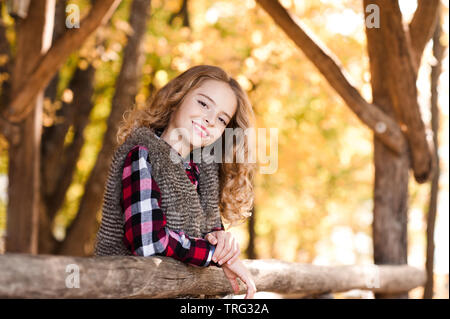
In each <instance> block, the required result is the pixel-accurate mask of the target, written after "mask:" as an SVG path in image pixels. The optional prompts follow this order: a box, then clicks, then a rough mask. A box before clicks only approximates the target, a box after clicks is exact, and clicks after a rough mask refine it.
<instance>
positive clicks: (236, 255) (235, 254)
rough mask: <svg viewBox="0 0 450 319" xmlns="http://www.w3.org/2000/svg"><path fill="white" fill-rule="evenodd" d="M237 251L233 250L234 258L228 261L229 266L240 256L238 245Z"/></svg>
mask: <svg viewBox="0 0 450 319" xmlns="http://www.w3.org/2000/svg"><path fill="white" fill-rule="evenodd" d="M236 246H237V249H236V250H235V253H234V256H233V257H231V258H230V259H229V260H228V261H227V264H228V265H231V264H232V263H234V262H235V261H236V259H238V258H239V256H240V254H241V250H240V249H239V245H236Z"/></svg>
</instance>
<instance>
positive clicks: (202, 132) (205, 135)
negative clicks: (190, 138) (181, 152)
mask: <svg viewBox="0 0 450 319" xmlns="http://www.w3.org/2000/svg"><path fill="white" fill-rule="evenodd" d="M192 124H194V126H195V127H196V128H197V129H198V130H199V131H200V133H201V134H202V137H208V136H209V133H208V131H207V130H206V129H205V128H204V127H203V126H202V125H199V124H198V123H196V122H194V121H192Z"/></svg>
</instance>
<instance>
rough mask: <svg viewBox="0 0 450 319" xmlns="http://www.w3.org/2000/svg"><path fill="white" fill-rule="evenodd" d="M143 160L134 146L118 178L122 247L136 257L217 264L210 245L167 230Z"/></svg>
mask: <svg viewBox="0 0 450 319" xmlns="http://www.w3.org/2000/svg"><path fill="white" fill-rule="evenodd" d="M147 158H148V150H147V149H146V148H145V147H142V146H136V147H134V148H133V149H132V150H131V151H130V152H129V153H128V155H127V157H126V160H125V165H124V170H123V176H122V185H123V193H122V205H123V210H124V212H125V214H124V216H125V224H124V228H125V236H124V243H125V245H126V246H127V247H128V249H130V251H131V252H132V253H133V254H134V255H136V256H153V255H160V256H168V257H172V258H175V259H177V260H180V261H182V262H185V263H188V264H191V265H195V266H200V267H206V266H209V265H211V264H212V265H217V264H216V263H214V262H211V258H212V256H213V254H214V251H215V246H214V245H212V244H210V243H209V242H208V241H207V240H206V239H203V238H194V237H189V236H188V235H186V234H185V233H184V232H183V231H174V230H171V229H169V228H168V227H167V222H166V216H165V214H164V213H163V211H162V210H161V208H160V205H161V191H160V189H159V187H158V185H157V184H156V181H155V180H154V179H153V178H152V177H151V165H150V163H149V162H148V161H147Z"/></svg>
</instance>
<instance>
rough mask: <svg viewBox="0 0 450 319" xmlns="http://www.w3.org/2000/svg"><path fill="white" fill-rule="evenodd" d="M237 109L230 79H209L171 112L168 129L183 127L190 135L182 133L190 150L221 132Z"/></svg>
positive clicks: (206, 143)
mask: <svg viewBox="0 0 450 319" xmlns="http://www.w3.org/2000/svg"><path fill="white" fill-rule="evenodd" d="M236 109H237V100H236V95H235V94H234V92H233V90H232V89H231V88H230V86H229V85H228V84H227V83H224V82H221V81H217V80H206V81H205V82H203V83H202V84H201V86H200V87H198V88H196V89H194V90H191V91H190V92H189V93H188V94H186V96H185V99H184V101H183V103H182V104H181V105H180V107H179V108H178V109H177V110H176V111H175V112H174V113H173V114H172V117H171V119H170V123H169V126H168V128H167V131H168V132H170V131H171V129H174V128H183V130H181V132H187V133H188V135H189V136H185V135H184V134H183V137H184V139H185V142H186V144H188V143H189V151H190V150H192V149H195V148H198V147H203V146H207V145H210V144H212V143H214V141H216V140H217V139H218V138H219V137H220V136H221V135H222V133H223V131H224V130H225V127H226V126H227V125H228V124H229V123H230V120H231V118H232V117H233V116H234V113H235V112H236ZM169 134H170V133H169ZM186 146H188V145H186ZM183 153H184V154H183ZM188 153H189V152H186V150H182V151H181V152H180V154H182V155H183V156H184V155H185V154H188Z"/></svg>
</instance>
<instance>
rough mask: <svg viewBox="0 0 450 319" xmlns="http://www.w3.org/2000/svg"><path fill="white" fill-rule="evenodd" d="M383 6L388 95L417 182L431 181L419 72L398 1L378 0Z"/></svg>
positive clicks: (430, 157)
mask: <svg viewBox="0 0 450 319" xmlns="http://www.w3.org/2000/svg"><path fill="white" fill-rule="evenodd" d="M375 3H378V4H379V7H380V18H381V19H380V23H381V27H380V28H379V31H378V30H377V32H381V34H382V39H383V42H384V43H385V47H386V48H389V52H388V54H387V55H386V59H387V61H386V63H387V67H388V68H389V70H390V72H389V76H388V77H387V79H385V81H387V82H388V83H389V85H388V89H389V95H390V99H391V101H392V106H393V108H394V111H395V112H396V115H397V120H398V121H400V123H401V127H402V129H403V130H404V132H405V135H406V137H407V140H408V143H409V147H410V150H411V161H412V169H413V171H414V177H415V179H416V181H417V182H419V183H423V182H425V181H427V180H428V178H429V176H430V173H431V171H432V156H431V151H430V147H429V145H428V142H427V139H426V133H425V124H424V123H423V121H422V116H421V114H420V107H419V103H418V101H417V87H416V78H417V77H416V72H415V69H414V63H413V60H412V53H411V49H410V48H409V46H408V41H407V38H406V33H405V31H404V29H403V23H402V14H401V11H400V7H399V5H398V2H397V1H392V0H378V1H375Z"/></svg>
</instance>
